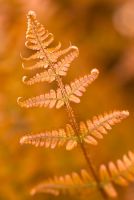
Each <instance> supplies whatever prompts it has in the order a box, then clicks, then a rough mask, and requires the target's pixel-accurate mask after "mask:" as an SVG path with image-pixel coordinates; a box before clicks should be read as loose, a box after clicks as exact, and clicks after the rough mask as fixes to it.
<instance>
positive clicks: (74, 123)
mask: <svg viewBox="0 0 134 200" xmlns="http://www.w3.org/2000/svg"><path fill="white" fill-rule="evenodd" d="M56 80H57V84H58V86H59V87H60V89H61V91H62V94H63V96H66V91H65V89H64V84H63V82H62V79H61V78H60V77H59V76H57V79H56ZM65 105H66V110H67V113H68V116H69V120H70V123H71V125H72V126H73V128H74V130H75V134H76V136H77V137H78V140H79V144H80V147H81V150H82V152H83V155H84V158H85V160H86V163H87V165H88V168H89V170H90V172H91V173H92V176H93V177H94V180H95V181H96V183H97V186H98V189H99V191H100V194H101V196H102V198H103V199H104V200H105V199H107V198H106V195H105V192H104V191H103V189H102V188H101V187H100V180H99V178H98V176H97V174H96V172H95V169H94V167H93V164H92V161H91V158H90V157H89V155H88V153H87V151H86V148H85V146H84V144H83V143H82V142H81V138H80V135H79V126H78V123H77V121H76V118H75V115H74V111H73V109H72V107H71V106H70V103H69V101H68V100H66V101H65Z"/></svg>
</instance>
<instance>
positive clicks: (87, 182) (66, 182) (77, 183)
mask: <svg viewBox="0 0 134 200" xmlns="http://www.w3.org/2000/svg"><path fill="white" fill-rule="evenodd" d="M95 187H96V182H95V181H94V180H93V179H92V177H91V176H90V175H89V174H88V172H87V171H86V170H84V169H83V170H81V173H80V175H79V174H78V173H76V172H73V173H72V174H71V175H68V174H67V175H65V176H60V177H57V176H55V177H54V178H53V179H48V180H46V181H44V182H42V183H40V184H38V185H37V186H35V187H34V188H33V189H32V190H31V195H35V194H36V193H47V194H51V195H55V196H58V195H59V194H60V193H61V192H62V193H66V192H70V193H71V194H72V193H74V192H77V191H79V190H80V189H92V188H95Z"/></svg>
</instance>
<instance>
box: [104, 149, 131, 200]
mask: <svg viewBox="0 0 134 200" xmlns="http://www.w3.org/2000/svg"><path fill="white" fill-rule="evenodd" d="M100 180H101V186H102V188H103V189H104V191H105V192H106V193H107V195H108V196H109V197H111V198H116V197H117V192H116V190H115V188H114V185H113V183H115V184H116V185H120V186H127V185H128V184H129V182H134V153H133V152H131V151H129V152H128V155H124V156H123V159H122V160H120V159H118V160H117V161H116V164H114V163H113V162H109V164H108V167H107V166H105V165H101V166H100Z"/></svg>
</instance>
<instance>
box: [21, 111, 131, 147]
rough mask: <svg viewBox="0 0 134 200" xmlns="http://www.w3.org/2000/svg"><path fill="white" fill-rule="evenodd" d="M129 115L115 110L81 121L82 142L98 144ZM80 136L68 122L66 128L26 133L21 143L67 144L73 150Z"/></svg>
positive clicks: (45, 145)
mask: <svg viewBox="0 0 134 200" xmlns="http://www.w3.org/2000/svg"><path fill="white" fill-rule="evenodd" d="M128 115H129V113H128V111H114V112H110V113H109V114H107V113H105V114H104V115H99V116H98V117H94V118H93V120H92V121H91V120H87V121H86V123H84V122H80V132H79V136H80V140H81V141H80V142H82V143H83V142H86V143H88V144H91V145H97V144H98V141H97V140H98V139H102V138H103V135H105V134H107V132H108V130H110V129H112V126H113V125H115V124H117V123H119V122H121V121H122V120H123V119H125V118H126V117H127V116H128ZM78 142H79V140H78V138H77V136H75V131H74V129H73V128H72V126H71V125H69V124H67V125H66V129H65V130H64V129H59V130H53V131H46V132H44V133H38V134H29V135H25V136H23V137H22V138H21V139H20V143H21V144H32V145H34V146H36V147H38V146H44V147H46V148H52V149H54V148H56V147H60V146H65V147H66V150H72V149H73V148H75V147H76V146H77V145H78Z"/></svg>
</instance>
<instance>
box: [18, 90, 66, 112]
mask: <svg viewBox="0 0 134 200" xmlns="http://www.w3.org/2000/svg"><path fill="white" fill-rule="evenodd" d="M17 103H18V104H19V105H20V106H21V107H24V108H32V107H49V108H53V107H54V106H56V108H57V109H59V108H60V107H62V106H63V105H64V99H63V97H62V93H61V90H60V89H57V91H55V90H50V92H49V93H46V94H42V95H39V96H35V97H32V98H29V99H26V100H24V101H22V97H18V99H17Z"/></svg>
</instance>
